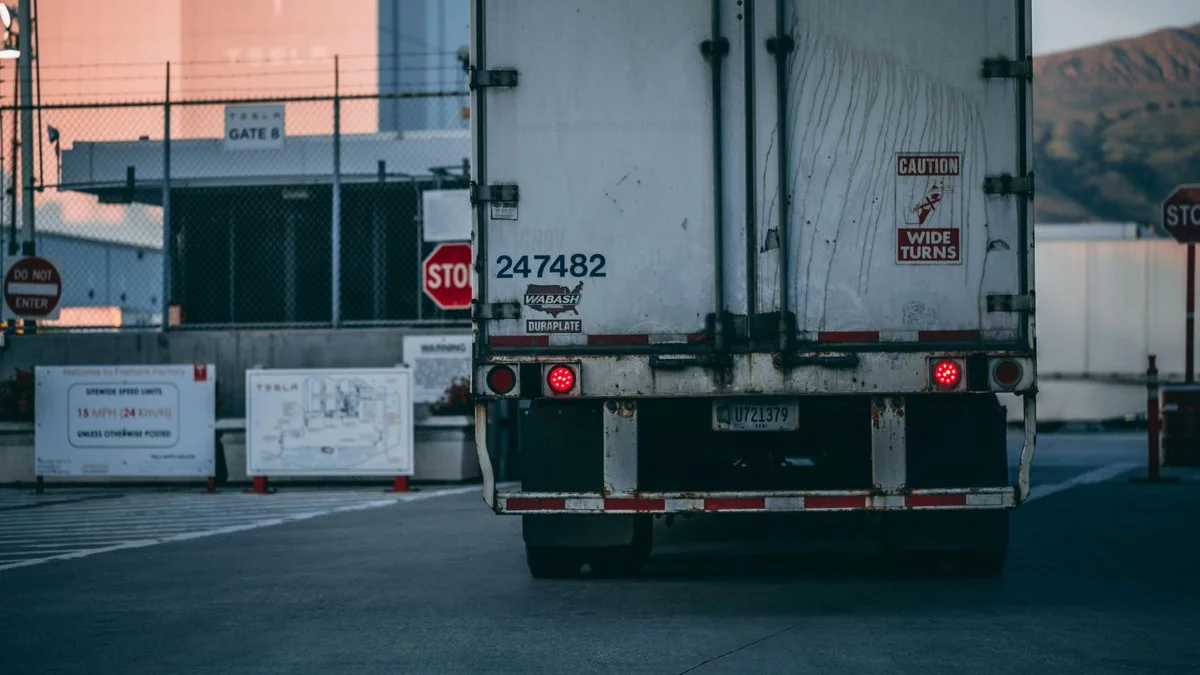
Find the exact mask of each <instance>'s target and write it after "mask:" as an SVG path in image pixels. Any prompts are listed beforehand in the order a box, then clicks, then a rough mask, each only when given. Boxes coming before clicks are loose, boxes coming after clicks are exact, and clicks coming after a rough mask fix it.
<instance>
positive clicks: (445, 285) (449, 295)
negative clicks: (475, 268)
mask: <svg viewBox="0 0 1200 675" xmlns="http://www.w3.org/2000/svg"><path fill="white" fill-rule="evenodd" d="M421 276H422V279H423V283H422V286H423V287H424V290H425V295H428V296H429V298H430V299H431V300H433V302H434V303H436V304H437V306H438V307H440V308H442V309H470V307H471V245H470V244H467V243H456V244H438V247H437V248H435V249H433V252H432V253H430V254H429V257H427V258H425V263H424V265H423V266H422V275H421Z"/></svg>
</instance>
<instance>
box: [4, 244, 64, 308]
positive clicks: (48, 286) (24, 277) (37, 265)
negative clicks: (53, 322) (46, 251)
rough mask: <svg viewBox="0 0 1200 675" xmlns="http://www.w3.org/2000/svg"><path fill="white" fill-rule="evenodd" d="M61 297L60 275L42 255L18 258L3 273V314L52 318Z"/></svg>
mask: <svg viewBox="0 0 1200 675" xmlns="http://www.w3.org/2000/svg"><path fill="white" fill-rule="evenodd" d="M61 298H62V276H61V275H59V273H58V268H56V267H55V266H54V263H52V262H50V261H49V260H46V259H45V258H38V257H36V256H30V257H28V258H19V259H17V260H15V261H14V262H13V263H12V265H10V266H9V268H8V271H7V272H5V274H4V308H5V309H6V310H8V311H7V312H5V314H6V316H12V317H19V318H22V319H53V318H56V317H57V316H58V312H57V310H58V301H59V300H60V299H61Z"/></svg>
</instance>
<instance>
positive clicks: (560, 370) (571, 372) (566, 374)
mask: <svg viewBox="0 0 1200 675" xmlns="http://www.w3.org/2000/svg"><path fill="white" fill-rule="evenodd" d="M546 384H547V385H548V386H549V387H550V391H552V392H554V393H556V394H565V393H567V392H569V391H571V390H572V389H574V388H575V369H574V368H572V367H571V366H554V367H553V368H551V369H550V372H549V373H546Z"/></svg>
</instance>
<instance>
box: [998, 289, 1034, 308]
mask: <svg viewBox="0 0 1200 675" xmlns="http://www.w3.org/2000/svg"><path fill="white" fill-rule="evenodd" d="M987 310H988V311H989V312H1032V311H1033V294H1032V293H1030V294H1028V295H1003V294H996V295H989V296H987Z"/></svg>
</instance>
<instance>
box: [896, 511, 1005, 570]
mask: <svg viewBox="0 0 1200 675" xmlns="http://www.w3.org/2000/svg"><path fill="white" fill-rule="evenodd" d="M1008 518H1009V513H1008V511H1006V510H988V511H960V512H956V513H920V514H917V513H889V514H885V518H884V521H883V524H884V552H885V555H886V557H887V558H888V560H889V562H890V563H891V564H892V565H894V566H895V567H896V568H897V569H898V570H899V571H901V572H903V573H906V574H915V575H920V576H924V575H929V574H933V575H941V574H947V573H948V574H950V575H953V576H963V577H998V576H1001V575H1002V574H1003V573H1004V566H1005V563H1006V562H1007V560H1008ZM918 531H920V534H917V532H918ZM914 535H916V536H914ZM914 539H915V540H916V541H914ZM939 539H940V540H941V541H940V542H939V541H938V540H939Z"/></svg>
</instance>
